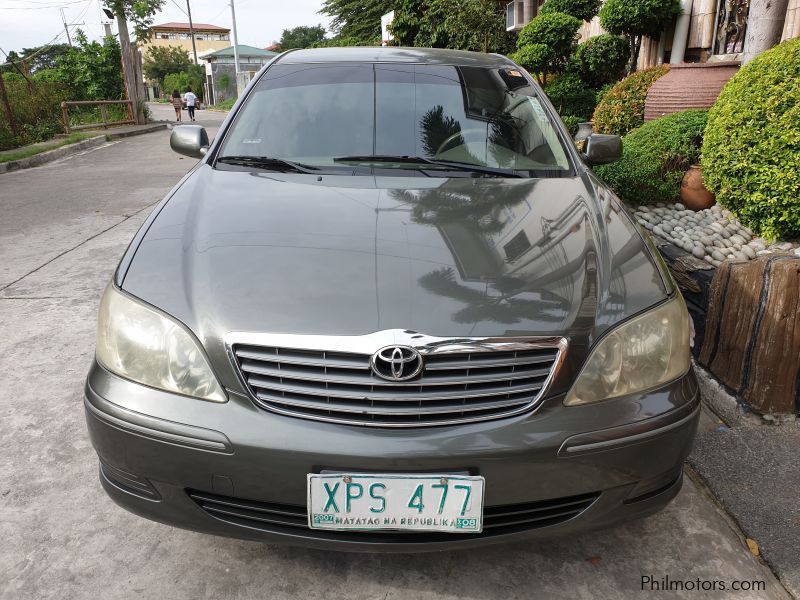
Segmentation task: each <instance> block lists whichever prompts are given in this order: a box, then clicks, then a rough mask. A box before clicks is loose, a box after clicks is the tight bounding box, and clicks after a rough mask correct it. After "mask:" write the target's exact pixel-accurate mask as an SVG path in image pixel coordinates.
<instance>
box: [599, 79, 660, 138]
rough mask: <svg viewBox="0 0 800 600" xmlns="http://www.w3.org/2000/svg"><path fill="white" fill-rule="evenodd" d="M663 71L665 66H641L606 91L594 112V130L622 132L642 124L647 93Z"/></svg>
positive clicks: (620, 133)
mask: <svg viewBox="0 0 800 600" xmlns="http://www.w3.org/2000/svg"><path fill="white" fill-rule="evenodd" d="M667 71H669V66H667V65H659V66H658V67H653V68H652V69H645V70H644V71H639V72H638V73H633V74H632V75H628V76H627V77H626V78H625V79H623V80H622V81H620V82H619V83H618V84H616V85H615V86H614V87H612V88H611V89H610V90H608V92H606V94H605V95H604V96H603V100H602V102H600V104H599V105H598V106H597V109H595V111H594V118H593V120H594V130H595V131H596V132H598V133H612V134H616V135H625V134H626V133H628V132H629V131H630V130H632V129H634V128H636V127H639V126H640V125H641V124H642V123H644V103H645V100H647V92H648V91H649V90H650V86H651V85H653V83H654V82H655V81H656V80H657V79H658V78H659V77H661V76H663V75H666V73H667Z"/></svg>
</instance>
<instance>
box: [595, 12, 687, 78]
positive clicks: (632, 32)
mask: <svg viewBox="0 0 800 600" xmlns="http://www.w3.org/2000/svg"><path fill="white" fill-rule="evenodd" d="M680 12H681V6H680V1H679V0H607V1H606V3H605V4H603V7H602V8H601V9H600V25H602V26H603V29H605V30H606V31H608V32H609V33H614V34H617V35H624V36H626V37H627V38H628V47H629V48H630V62H629V63H628V72H629V73H632V72H633V71H635V70H636V63H637V62H638V60H639V50H640V49H641V47H642V38H643V37H644V36H646V35H647V36H650V37H657V36H658V35H660V34H661V32H662V31H663V30H664V28H665V27H666V26H667V25H669V23H670V21H672V19H674V18H675V17H677V16H678V15H679V14H680Z"/></svg>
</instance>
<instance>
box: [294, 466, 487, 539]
mask: <svg viewBox="0 0 800 600" xmlns="http://www.w3.org/2000/svg"><path fill="white" fill-rule="evenodd" d="M483 488H484V480H483V477H479V476H468V475H397V474H391V475H364V474H346V473H337V474H322V475H318V474H314V473H311V474H309V475H308V526H309V527H310V528H312V529H332V530H338V531H341V530H353V531H376V530H386V529H390V530H400V531H445V532H449V533H480V532H481V531H482V529H483Z"/></svg>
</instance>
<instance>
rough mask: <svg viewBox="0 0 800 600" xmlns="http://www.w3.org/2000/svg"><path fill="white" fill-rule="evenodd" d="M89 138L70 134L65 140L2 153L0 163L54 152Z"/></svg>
mask: <svg viewBox="0 0 800 600" xmlns="http://www.w3.org/2000/svg"><path fill="white" fill-rule="evenodd" d="M90 137H94V136H93V135H89V134H87V133H70V134H69V135H68V136H67V137H65V138H61V139H58V140H52V141H50V142H46V143H43V144H41V145H38V146H28V147H27V148H20V149H19V150H14V151H12V152H4V153H2V154H0V163H5V162H11V161H12V160H20V159H23V158H28V157H29V156H34V155H35V154H41V153H42V152H48V151H49V150H55V149H56V148H60V147H61V146H66V145H67V144H75V143H77V142H82V141H83V140H88V139H89V138H90Z"/></svg>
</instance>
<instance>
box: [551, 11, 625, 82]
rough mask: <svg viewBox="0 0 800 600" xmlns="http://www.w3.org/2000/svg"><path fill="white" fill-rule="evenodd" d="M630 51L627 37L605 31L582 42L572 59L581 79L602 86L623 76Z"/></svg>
mask: <svg viewBox="0 0 800 600" xmlns="http://www.w3.org/2000/svg"><path fill="white" fill-rule="evenodd" d="M552 1H553V0H548V3H550V2H552ZM630 52H631V51H630V48H629V47H628V42H627V41H626V40H625V38H622V37H620V36H618V35H611V34H610V33H604V34H602V35H597V36H595V37H592V38H589V39H588V40H586V41H585V42H583V43H582V44H580V45H579V46H578V48H577V49H576V50H575V55H574V57H573V59H572V61H573V64H574V66H575V69H576V70H577V72H578V73H579V74H580V76H581V79H583V80H584V81H585V82H586V83H587V84H589V85H590V86H592V87H596V88H601V87H603V86H604V85H607V84H609V83H614V82H615V81H619V80H620V79H621V78H622V76H623V75H624V74H625V65H626V64H628V58H629V57H630Z"/></svg>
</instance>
